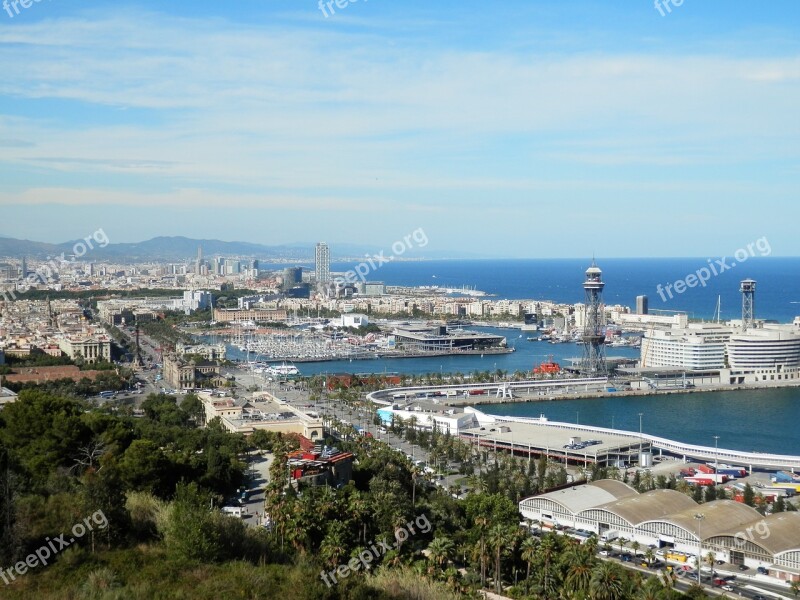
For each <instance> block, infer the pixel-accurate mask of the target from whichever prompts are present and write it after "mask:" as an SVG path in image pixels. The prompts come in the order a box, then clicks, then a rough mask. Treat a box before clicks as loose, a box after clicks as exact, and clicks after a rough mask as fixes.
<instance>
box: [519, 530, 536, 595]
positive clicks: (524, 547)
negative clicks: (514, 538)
mask: <svg viewBox="0 0 800 600" xmlns="http://www.w3.org/2000/svg"><path fill="white" fill-rule="evenodd" d="M538 546H539V540H538V539H537V538H535V537H533V536H532V535H531V536H528V537H526V538H525V539H524V540H522V544H521V545H520V550H521V551H522V553H521V558H522V560H524V561H525V564H526V565H527V567H528V570H527V571H526V572H525V589H526V590H527V589H528V580H529V579H530V577H531V564H532V563H533V561H534V560H535V558H536V549H537V548H538Z"/></svg>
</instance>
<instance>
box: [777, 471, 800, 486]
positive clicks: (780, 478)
mask: <svg viewBox="0 0 800 600" xmlns="http://www.w3.org/2000/svg"><path fill="white" fill-rule="evenodd" d="M772 481H773V482H775V483H797V482H798V481H800V476H798V475H795V474H794V473H787V472H786V471H776V472H775V475H774V476H773V477H772Z"/></svg>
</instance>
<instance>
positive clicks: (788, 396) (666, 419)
mask: <svg viewBox="0 0 800 600" xmlns="http://www.w3.org/2000/svg"><path fill="white" fill-rule="evenodd" d="M712 262H713V261H712ZM589 264H590V261H589V260H577V259H520V260H432V261H399V262H391V263H388V264H384V265H382V266H381V267H380V268H379V269H377V270H375V271H373V272H371V273H370V274H369V276H368V279H369V280H371V281H383V282H385V283H386V284H387V285H401V286H419V285H438V286H440V287H457V288H460V287H462V286H470V287H475V288H477V289H479V290H482V291H485V292H487V293H489V294H492V295H493V297H495V298H498V299H499V298H507V299H540V300H553V301H556V302H563V303H574V302H582V301H583V289H582V287H581V284H582V283H583V279H584V272H585V270H586V268H587V267H588V266H589ZM597 264H598V266H599V267H600V268H601V269H602V270H603V280H604V281H605V282H606V286H605V290H604V300H605V302H606V304H623V305H628V306H633V305H634V304H635V299H636V296H637V295H641V294H644V295H647V296H648V298H649V300H650V308H651V310H671V311H685V312H687V313H688V315H689V316H690V318H694V319H708V320H710V319H712V318H713V316H714V313H715V310H716V306H717V298H718V297H719V298H720V301H721V317H722V319H731V318H739V317H740V316H741V295H740V293H739V282H740V281H741V280H742V279H747V278H751V279H755V280H756V281H757V290H756V300H755V315H756V317H757V318H763V319H770V320H775V321H779V322H789V321H791V320H792V319H794V317H795V316H798V315H800V277H798V274H800V258H797V257H787V258H782V257H781V258H779V257H751V258H748V260H747V261H744V262H742V263H739V264H737V265H736V266H735V267H732V268H729V269H727V270H726V271H724V272H721V273H719V274H718V275H716V276H712V277H711V278H710V280H709V281H708V282H707V283H706V285H705V286H697V287H694V288H690V289H687V290H686V291H685V292H684V293H682V294H675V293H673V297H672V298H670V297H669V296H668V294H666V292H664V294H663V297H662V295H660V294H659V292H658V289H659V288H658V287H657V286H658V285H659V284H660V285H661V286H662V287H661V289H664V288H665V286H666V284H667V283H672V284H674V282H675V281H678V280H682V279H684V278H686V276H687V275H689V274H692V273H696V272H697V270H698V269H701V268H703V267H708V264H709V261H708V259H706V258H696V259H692V258H669V259H667V258H660V259H656V258H646V259H622V258H610V259H602V258H598V259H597ZM726 264H728V265H730V264H732V261H731V259H730V258H729V259H728V260H727V263H726ZM354 265H355V263H341V262H340V263H334V264H332V265H331V270H333V271H337V272H344V271H347V270H348V269H351V268H353V266H354ZM311 268H313V266H311ZM484 330H485V331H492V332H496V333H502V334H503V335H505V336H507V338H508V342H509V345H511V346H514V347H515V348H516V349H517V351H516V352H514V353H513V354H508V355H504V356H489V355H486V356H484V357H483V358H481V357H480V356H469V357H437V358H427V359H399V360H382V359H379V360H374V361H354V362H352V363H351V362H349V361H337V362H328V363H316V364H310V363H303V364H300V365H298V366H299V368H300V370H301V372H302V373H304V374H313V373H325V372H327V373H331V372H350V373H359V372H360V373H380V372H404V373H429V372H437V371H442V372H444V373H448V372H457V371H458V372H461V373H469V372H472V371H475V370H480V371H494V370H496V369H502V370H504V371H510V372H513V371H516V370H530V369H531V367H533V366H535V365H538V364H539V363H541V362H543V361H544V360H546V359H548V358H549V356H550V355H552V357H553V359H554V360H556V361H558V362H562V363H564V362H565V360H566V359H567V358H570V357H576V356H579V355H580V353H581V346H577V345H575V344H548V343H545V342H528V341H527V336H528V334H526V333H523V334H521V335H522V337H520V332H519V331H518V330H509V329H495V328H486V329H484ZM607 351H608V354H609V355H612V356H638V354H639V351H638V350H636V349H630V348H608V349H607ZM484 408H485V410H486V411H487V412H490V413H493V414H498V415H500V414H502V415H517V416H526V417H537V416H539V414H540V413H544V414H545V415H546V416H547V417H548V418H550V419H551V420H559V421H568V422H575V421H578V422H580V423H583V424H593V425H598V426H603V427H611V426H612V425H613V426H614V427H616V428H620V429H628V430H631V431H638V426H639V423H638V413H640V412H641V413H644V417H643V425H644V427H643V428H644V431H645V432H646V433H650V434H654V435H659V436H663V437H667V438H671V439H676V440H680V441H684V442H689V443H695V444H702V445H709V446H710V445H712V444H713V442H714V440H713V436H714V435H719V436H720V439H719V446H720V448H731V449H736V450H746V451H750V450H755V451H758V452H775V453H779V454H793V455H800V435H798V432H797V424H798V423H800V390H798V389H797V388H791V389H771V390H752V391H731V392H710V393H692V394H674V395H667V396H631V397H619V396H617V397H615V396H611V397H609V398H599V399H587V400H561V401H557V402H537V403H525V404H500V405H491V406H487V407H484Z"/></svg>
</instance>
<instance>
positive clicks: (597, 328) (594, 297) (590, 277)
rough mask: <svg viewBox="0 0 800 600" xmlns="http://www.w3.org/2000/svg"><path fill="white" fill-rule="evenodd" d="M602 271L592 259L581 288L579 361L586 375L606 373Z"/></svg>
mask: <svg viewBox="0 0 800 600" xmlns="http://www.w3.org/2000/svg"><path fill="white" fill-rule="evenodd" d="M602 275H603V272H602V271H601V270H600V269H599V268H598V267H597V265H596V264H595V262H594V260H592V266H591V267H589V268H588V269H586V280H585V281H584V282H583V289H584V291H585V294H586V300H585V305H586V322H585V324H584V327H583V336H582V339H583V342H584V344H583V360H582V361H581V368H580V371H581V375H584V376H587V377H604V376H605V375H606V374H607V370H606V356H605V354H606V353H605V346H604V345H603V344H604V343H605V340H606V336H605V332H604V331H603V288H604V287H605V285H606V284H605V283H603V280H602Z"/></svg>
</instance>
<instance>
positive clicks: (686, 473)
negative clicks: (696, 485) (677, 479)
mask: <svg viewBox="0 0 800 600" xmlns="http://www.w3.org/2000/svg"><path fill="white" fill-rule="evenodd" d="M696 474H697V471H695V470H694V469H693V468H692V467H689V468H687V469H681V477H694V476H695V475H696Z"/></svg>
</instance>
